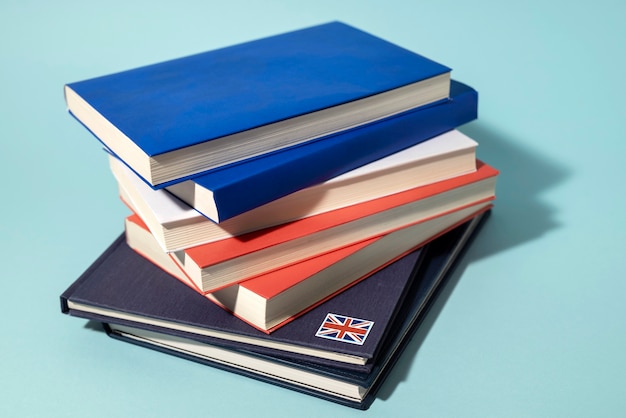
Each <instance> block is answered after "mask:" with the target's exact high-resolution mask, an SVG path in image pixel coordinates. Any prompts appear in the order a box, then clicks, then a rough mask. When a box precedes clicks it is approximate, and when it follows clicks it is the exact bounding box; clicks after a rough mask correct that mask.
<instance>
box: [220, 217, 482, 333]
mask: <svg viewBox="0 0 626 418" xmlns="http://www.w3.org/2000/svg"><path fill="white" fill-rule="evenodd" d="M492 207H493V205H487V206H485V207H483V208H482V209H480V210H478V211H476V212H474V213H473V214H472V215H470V216H467V217H466V218H464V219H463V220H461V221H459V222H457V223H455V224H454V225H452V226H450V227H449V228H446V229H445V230H444V231H441V232H440V233H438V234H436V235H433V236H432V237H430V238H429V239H427V240H426V241H423V242H421V243H419V244H417V245H416V246H415V247H413V248H411V249H410V250H408V251H406V252H404V253H403V254H400V255H399V256H397V257H395V258H394V259H392V260H390V261H388V262H386V263H384V264H383V265H381V266H379V267H378V268H376V269H374V270H372V271H370V272H369V273H368V274H366V275H364V276H362V277H360V278H359V279H357V280H355V281H353V282H351V283H349V284H347V285H346V286H344V287H342V288H341V289H339V290H337V291H335V292H333V293H332V294H330V295H328V296H326V297H324V298H323V299H320V300H318V301H317V302H315V303H313V304H311V305H310V306H308V307H307V308H306V309H303V310H301V311H300V312H298V313H297V314H295V315H292V316H291V317H289V318H287V319H285V320H284V321H282V322H280V323H278V324H276V325H274V326H273V327H271V328H269V329H267V330H265V329H263V328H259V327H257V326H256V325H254V324H250V322H249V321H247V320H245V319H243V318H241V317H239V316H237V317H238V318H240V319H243V320H244V321H245V322H246V323H248V324H250V325H252V326H253V327H255V328H257V329H260V330H261V331H263V332H265V333H267V334H270V333H272V332H274V331H275V330H277V329H278V328H280V327H282V326H284V325H287V324H288V323H289V322H291V321H293V320H294V319H296V318H298V317H299V316H301V315H304V314H305V313H307V312H308V311H310V310H312V309H314V308H316V307H318V306H319V305H321V304H322V303H324V302H326V301H327V300H329V299H331V298H332V297H334V296H336V295H338V294H339V293H341V292H343V291H345V290H347V289H349V288H350V287H352V286H354V285H356V284H357V283H359V282H361V281H362V280H365V279H367V278H368V277H369V276H371V275H372V274H374V273H376V272H377V271H379V270H381V269H383V268H385V267H386V266H388V265H390V264H392V263H393V262H395V261H397V260H399V259H400V258H402V257H404V256H405V255H407V254H409V253H410V252H412V251H415V250H416V249H418V248H420V247H422V246H424V245H426V244H428V243H429V242H431V241H433V240H435V239H437V238H439V237H440V236H442V235H444V234H445V233H447V232H450V231H452V230H453V229H454V228H456V227H458V226H460V225H462V224H464V223H465V222H468V221H469V220H471V219H472V218H474V217H476V216H478V215H480V214H481V213H483V212H486V211H488V210H489V209H491V208H492ZM378 239H379V238H378ZM373 241H375V240H373ZM244 283H245V282H244ZM242 284H243V283H240V286H241V285H242ZM218 304H219V303H218ZM221 306H222V307H224V306H223V305H221Z"/></svg>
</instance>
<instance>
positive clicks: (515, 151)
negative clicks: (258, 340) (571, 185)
mask: <svg viewBox="0 0 626 418" xmlns="http://www.w3.org/2000/svg"><path fill="white" fill-rule="evenodd" d="M460 130H461V131H462V132H463V133H465V134H466V135H468V136H470V137H471V138H473V139H474V140H476V141H477V142H478V143H479V147H478V151H477V154H478V158H479V159H481V160H482V161H484V162H486V163H488V164H489V165H492V166H493V167H495V168H497V169H499V170H500V176H499V178H498V183H497V187H496V201H495V205H494V208H493V210H492V213H491V216H490V217H489V219H487V221H486V222H485V224H484V225H483V227H482V229H481V230H480V232H479V233H478V234H477V236H476V237H475V238H474V240H473V244H471V245H470V247H471V248H468V249H467V251H465V252H464V253H465V254H464V255H463V256H462V257H461V258H460V259H459V260H458V261H457V262H456V265H455V267H454V269H453V270H451V271H450V272H449V273H448V276H447V277H446V281H445V282H444V283H443V284H442V286H441V288H440V289H439V291H438V293H437V296H436V299H435V300H434V301H433V303H432V304H431V306H430V309H429V312H428V313H427V314H426V315H425V317H424V319H423V321H422V322H421V324H420V325H419V326H418V328H417V330H416V332H415V334H414V335H413V337H412V338H411V339H410V341H409V342H408V343H407V345H406V347H405V350H404V353H403V355H401V356H400V358H399V359H398V362H397V363H396V365H395V366H394V368H393V370H392V371H391V372H390V374H389V376H388V377H387V379H386V381H385V383H384V384H383V385H382V386H381V388H380V390H379V392H378V394H377V396H376V397H377V398H378V399H383V400H386V399H389V398H390V397H391V396H392V394H393V391H394V390H395V388H396V387H397V386H398V385H399V384H400V382H402V381H404V380H406V378H407V375H408V371H409V370H410V368H411V365H412V362H413V361H414V360H415V358H416V356H417V353H418V350H419V349H420V347H421V345H422V343H423V342H424V341H425V340H426V337H427V336H428V333H429V331H430V330H431V328H432V327H433V325H434V324H435V321H436V320H437V318H438V316H439V314H440V313H441V310H442V309H443V306H444V305H445V303H446V302H447V300H448V299H449V297H450V295H451V294H452V292H453V291H454V288H455V287H456V285H457V284H458V282H459V280H460V279H461V276H462V275H463V272H464V271H465V269H466V267H467V266H468V265H469V264H470V263H472V262H474V261H476V260H479V259H482V258H485V257H490V256H492V255H495V254H497V253H498V252H501V251H505V250H507V249H510V248H513V247H515V246H518V245H520V244H524V243H527V242H529V241H533V240H535V239H538V238H540V237H542V236H544V235H546V234H548V233H549V232H550V231H551V230H553V229H556V228H558V227H559V223H558V222H557V220H556V219H557V217H556V215H557V209H556V208H554V207H551V206H550V205H548V204H547V203H546V202H545V201H542V195H544V194H545V193H548V192H549V191H550V188H552V187H554V186H555V185H557V184H559V183H561V182H563V181H564V180H565V179H566V178H567V177H569V176H570V175H571V170H570V169H569V168H567V167H563V166H561V165H559V164H558V163H556V162H555V161H552V160H550V159H549V158H548V157H546V156H542V155H539V154H537V153H535V152H533V151H532V150H530V149H527V148H523V147H522V146H521V145H518V144H523V141H521V140H520V139H519V138H511V136H510V135H508V134H504V133H502V132H498V131H497V130H496V129H493V128H491V127H489V126H488V125H486V124H485V123H481V122H480V121H478V122H474V123H471V124H468V125H466V126H464V127H463V128H461V129H460Z"/></svg>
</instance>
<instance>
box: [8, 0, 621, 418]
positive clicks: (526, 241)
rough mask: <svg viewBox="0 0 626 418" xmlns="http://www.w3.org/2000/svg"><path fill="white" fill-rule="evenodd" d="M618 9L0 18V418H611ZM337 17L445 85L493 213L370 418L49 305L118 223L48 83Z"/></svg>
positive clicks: (208, 4)
mask: <svg viewBox="0 0 626 418" xmlns="http://www.w3.org/2000/svg"><path fill="white" fill-rule="evenodd" d="M625 6H626V3H624V2H617V1H605V0H600V1H596V2H585V3H581V4H579V5H576V4H575V3H572V2H545V1H538V0H531V1H527V2H510V4H504V3H502V2H488V1H481V0H478V1H473V2H455V1H449V0H444V1H441V2H409V1H396V0H386V1H354V0H345V1H327V0H318V1H316V2H286V1H283V2H281V1H273V0H266V1H263V2H252V1H248V2H245V1H239V0H232V1H229V2H215V1H178V2H167V3H166V2H158V1H157V2H154V1H150V2H149V1H135V2H128V1H118V0H113V1H108V2H100V3H97V4H95V3H91V2H79V1H64V0H59V1H57V2H47V3H45V2H36V1H23V2H2V3H1V4H0V52H1V54H0V60H2V65H0V75H1V76H0V80H2V93H1V94H0V141H1V144H2V147H1V149H0V172H1V177H2V179H3V193H2V196H3V197H2V202H3V204H2V206H0V211H1V215H2V216H1V219H2V221H1V224H0V228H1V229H0V246H1V247H0V257H2V266H3V267H2V270H3V274H2V280H1V281H0V292H1V294H2V298H3V315H2V316H1V317H0V321H1V325H0V327H1V329H2V332H3V337H2V342H1V343H0V370H1V371H2V378H1V381H2V390H1V391H0V416H3V417H22V416H24V417H26V416H28V417H56V416H59V417H72V416H80V417H84V416H90V417H100V416H103V417H110V416H151V417H161V416H163V417H172V416H189V417H192V416H203V417H205V416H219V417H222V416H257V417H263V416H268V417H269V416H277V415H278V416H305V417H309V416H310V417H314V416H385V417H392V416H420V417H435V416H436V417H448V416H449V417H459V416H475V417H487V416H493V417H503V416H506V417H514V416H523V417H529V416H530V417H537V416H546V417H556V416H564V417H575V416H577V417H589V416H603V417H607V416H623V415H622V414H623V413H624V411H625V410H626V396H624V385H623V379H624V376H626V356H625V355H624V353H625V352H626V303H625V302H624V299H625V298H624V295H626V257H625V256H624V251H625V250H626V220H625V219H626V217H625V215H626V193H625V188H624V180H625V179H626V164H624V158H625V155H626V104H625V103H626V101H625V100H624V97H625V93H626V81H625V80H626V78H625V77H624V76H623V74H622V73H623V69H624V68H625V67H626V59H625V56H626V54H625V52H626V42H625V41H626V25H624V24H623V17H624V15H626V7H625ZM331 20H342V21H345V22H347V23H350V24H353V25H355V26H357V27H360V28H362V29H364V30H366V31H369V32H371V33H374V34H376V35H378V36H381V37H383V38H385V39H388V40H390V41H392V42H394V43H397V44H399V45H402V46H404V47H406V48H408V49H411V50H414V51H416V52H419V53H421V54H423V55H426V56H428V57H430V58H433V59H435V60H437V61H439V62H442V63H444V64H446V65H448V66H450V67H452V68H453V75H454V77H455V78H456V79H458V80H460V81H463V82H465V83H468V84H470V85H472V86H473V87H474V88H476V89H477V90H478V91H479V93H480V118H479V120H478V121H476V122H472V123H471V124H469V125H467V126H465V127H463V129H462V131H463V132H465V133H467V134H468V135H470V136H471V137H473V138H474V139H476V140H477V141H478V142H479V144H480V146H479V150H478V155H479V157H480V158H481V159H483V160H485V161H486V162H488V163H490V164H491V165H493V166H495V167H497V168H499V169H500V170H501V177H500V180H499V183H498V191H497V194H498V199H497V203H496V208H495V209H494V212H493V215H492V217H491V219H490V220H489V222H488V223H487V224H486V226H485V228H484V229H483V231H482V233H481V234H480V236H479V237H478V239H477V240H476V241H475V243H474V245H473V246H472V247H471V249H470V251H469V252H468V253H467V255H466V257H465V258H464V260H463V262H462V264H461V265H460V268H459V269H457V270H456V271H455V274H454V276H453V277H452V279H451V282H450V285H449V286H448V287H447V288H446V290H445V292H444V294H443V297H442V298H441V299H440V300H439V302H438V304H437V305H436V307H435V309H434V311H433V312H432V314H431V315H430V316H429V317H428V320H427V321H426V323H425V325H424V327H422V329H421V330H420V331H419V332H418V333H417V335H416V336H415V337H414V338H413V340H412V342H411V344H410V345H409V347H408V351H407V355H405V356H404V357H403V358H402V359H401V361H400V362H399V364H398V365H397V367H396V368H395V369H394V370H393V373H392V374H391V376H390V378H389V380H388V381H387V382H386V384H385V385H384V387H383V388H382V391H381V393H380V394H379V397H378V399H377V400H376V401H375V402H374V404H373V405H372V407H371V408H370V409H369V410H368V411H366V412H360V411H356V410H351V409H348V408H345V407H342V406H338V405H335V404H332V403H329V402H325V401H321V400H318V399H316V398H313V397H309V396H305V395H301V394H299V393H296V392H292V391H288V390H285V389H281V388H278V387H275V386H272V385H268V384H264V383H261V382H257V381H255V380H252V379H246V378H243V377H240V376H238V375H234V374H230V373H226V372H223V371H219V370H214V369H212V368H208V367H204V366H201V365H198V364H194V363H192V362H187V361H184V360H181V359H178V358H175V357H171V356H166V355H163V354H160V353H157V352H152V351H150V350H146V349H143V348H139V347H135V346H131V345H128V344H122V343H120V342H117V341H115V340H112V339H109V338H107V337H106V336H105V335H104V334H103V333H102V332H99V331H97V330H94V329H92V327H90V325H89V324H88V323H87V322H86V321H83V320H80V319H77V318H70V317H67V316H64V315H62V314H61V313H60V309H59V299H58V297H59V295H60V293H61V292H62V291H63V290H64V289H65V288H66V287H67V286H68V285H69V284H70V283H71V282H72V281H73V280H74V279H75V278H76V277H78V275H80V273H82V271H83V270H84V269H85V268H86V267H87V266H89V264H90V263H91V262H92V261H93V260H94V259H95V258H96V257H97V256H98V255H99V254H100V253H101V252H102V251H103V250H104V249H105V248H106V247H107V246H108V244H109V243H110V242H111V241H112V240H113V239H114V238H115V237H116V236H117V235H118V234H119V233H120V232H121V231H122V229H123V218H124V216H126V215H127V213H128V212H127V210H126V209H125V207H124V206H123V205H122V204H121V203H120V201H119V199H117V188H116V184H115V182H114V179H113V177H112V175H111V174H110V172H109V170H108V167H107V161H106V159H105V158H104V157H103V154H102V151H101V149H100V147H99V146H98V144H97V142H96V141H95V140H94V139H93V138H92V137H90V136H89V134H87V133H86V131H85V130H84V129H83V128H82V127H81V126H80V125H79V124H78V123H76V121H74V120H73V119H72V118H71V117H70V116H69V115H68V114H67V112H66V110H65V103H64V100H63V90H62V87H63V85H64V83H67V82H72V81H77V80H81V79H85V78H90V77H93V76H97V75H102V74H107V73H110V72H114V71H117V70H122V69H127V68H132V67H135V66H139V65H143V64H147V63H152V62H157V61H161V60H164V59H168V58H173V57H177V56H182V55H187V54H191V53H195V52H200V51H204V50H208V49H213V48H217V47H222V46H227V45H231V44H234V43H239V42H243V41H246V40H250V39H255V38H259V37H263V36H267V35H271V34H276V33H280V32H285V31H288V30H292V29H296V28H300V27H305V26H310V25H314V24H318V23H322V22H326V21H331Z"/></svg>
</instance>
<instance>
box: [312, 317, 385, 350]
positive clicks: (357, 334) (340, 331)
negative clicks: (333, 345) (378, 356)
mask: <svg viewBox="0 0 626 418" xmlns="http://www.w3.org/2000/svg"><path fill="white" fill-rule="evenodd" d="M373 326H374V322H373V321H367V320H365V319H358V318H351V317H349V316H343V315H337V314H332V313H329V314H327V315H326V318H325V319H324V322H322V325H321V326H320V328H319V329H318V330H317V333H315V336H316V337H321V338H328V339H329V340H335V341H341V342H344V343H350V344H358V345H363V343H365V339H366V338H367V335H368V334H369V333H370V330H371V329H372V327H373Z"/></svg>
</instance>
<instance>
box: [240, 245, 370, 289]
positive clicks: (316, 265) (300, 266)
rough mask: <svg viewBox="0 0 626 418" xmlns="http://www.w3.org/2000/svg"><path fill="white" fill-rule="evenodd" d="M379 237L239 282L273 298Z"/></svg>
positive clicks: (247, 287) (242, 285)
mask: <svg viewBox="0 0 626 418" xmlns="http://www.w3.org/2000/svg"><path fill="white" fill-rule="evenodd" d="M377 239H379V238H372V239H369V240H366V241H362V242H359V243H356V244H353V245H349V246H347V247H343V248H339V249H337V250H335V251H331V252H329V253H325V254H322V255H319V256H317V257H313V258H309V259H306V260H304V261H302V262H300V263H296V264H291V265H289V266H287V267H284V268H281V269H278V270H273V271H271V272H269V273H266V274H262V275H260V276H256V277H255V278H253V279H250V280H246V281H244V282H241V283H239V285H240V286H241V287H245V288H246V289H248V290H249V291H251V292H253V293H256V294H257V295H259V296H261V297H263V298H265V299H271V298H272V297H274V296H276V295H278V294H280V293H282V292H284V291H285V290H286V289H288V288H290V287H291V286H294V285H296V284H298V283H300V282H302V281H304V280H306V279H308V278H309V277H311V276H313V275H314V274H315V273H319V272H320V271H322V270H323V269H325V268H326V267H328V266H330V265H332V264H334V263H336V262H338V261H339V260H342V259H344V258H346V257H348V256H350V255H352V254H354V253H356V252H357V251H359V250H360V249H362V248H364V247H367V246H368V245H370V244H371V243H372V242H374V241H376V240H377Z"/></svg>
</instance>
